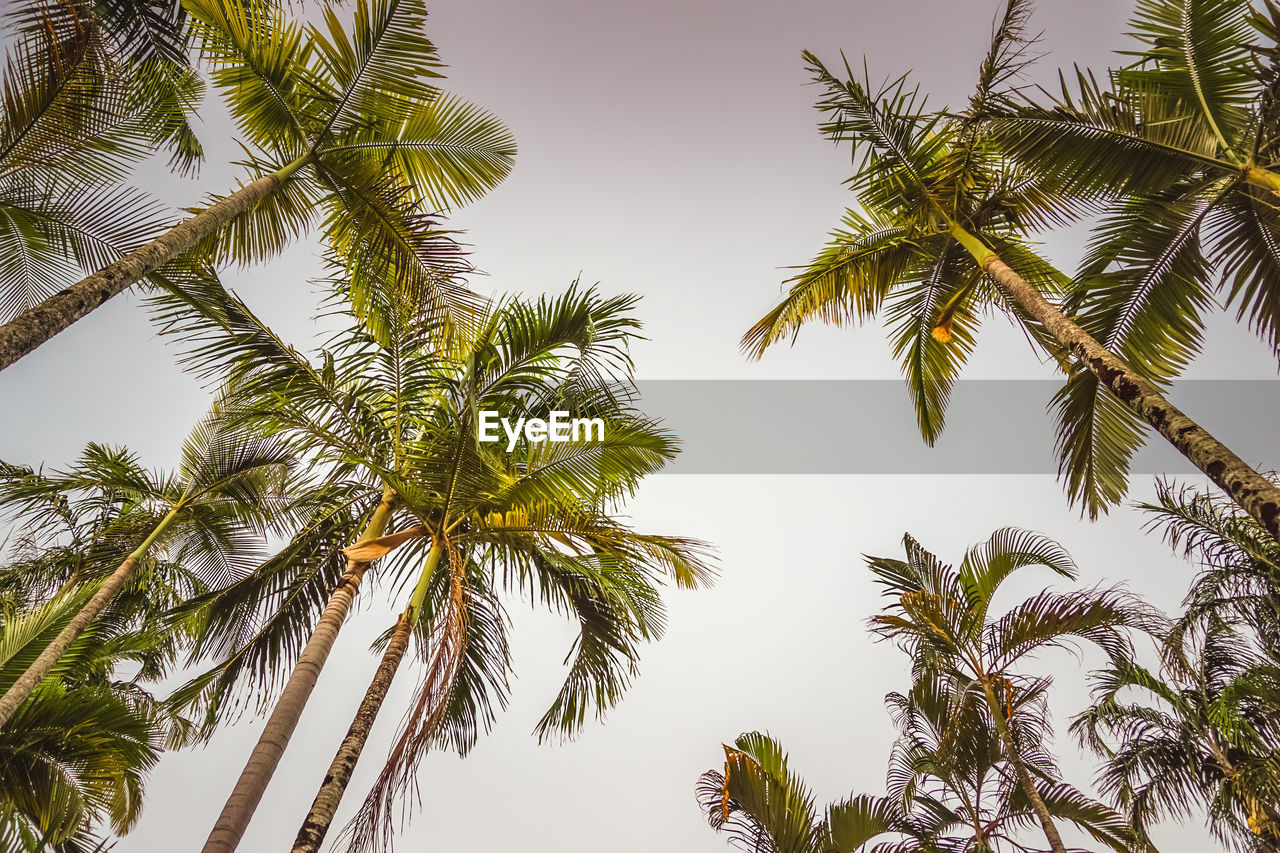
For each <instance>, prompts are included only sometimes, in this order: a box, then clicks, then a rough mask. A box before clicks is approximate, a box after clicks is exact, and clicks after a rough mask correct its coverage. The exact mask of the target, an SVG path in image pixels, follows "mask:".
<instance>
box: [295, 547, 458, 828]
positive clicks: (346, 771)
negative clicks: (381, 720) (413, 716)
mask: <svg viewBox="0 0 1280 853" xmlns="http://www.w3.org/2000/svg"><path fill="white" fill-rule="evenodd" d="M441 551H442V549H441V546H440V545H439V544H433V545H432V546H431V550H430V551H429V552H427V560H426V563H425V564H424V565H423V567H422V574H421V576H420V577H419V579H418V583H417V586H415V587H414V591H413V595H412V597H411V598H410V599H409V606H408V607H406V608H405V610H404V612H403V613H402V614H400V618H399V619H398V620H397V621H396V630H395V631H394V633H392V635H391V642H390V643H388V644H387V650H386V651H385V652H383V654H382V661H381V663H379V664H378V669H377V671H376V672H374V674H373V681H371V682H370V683H369V689H368V690H366V691H365V694H364V699H362V700H361V701H360V707H359V708H357V709H356V716H355V719H353V720H352V721H351V727H350V728H348V729H347V735H346V737H344V738H343V739H342V743H341V744H340V745H339V746H338V752H337V754H336V755H334V757H333V761H332V762H331V763H330V764H329V770H328V772H327V773H325V776H324V781H323V782H322V783H321V784H320V790H319V791H318V792H316V798H315V800H314V801H313V802H312V803H311V810H310V811H309V812H307V816H306V819H304V820H303V821H302V827H301V828H300V829H299V830H298V837H297V838H296V839H295V840H294V842H293V853H317V852H318V851H319V850H320V845H321V844H322V843H323V842H324V837H325V835H326V834H327V833H328V832H329V825H330V824H332V823H333V817H334V815H335V814H337V812H338V805H339V804H340V803H341V802H342V795H343V794H344V793H346V790H347V785H349V784H350V783H351V774H352V773H353V772H354V771H355V769H356V762H357V761H359V760H360V753H361V752H363V751H364V745H365V743H366V742H368V740H369V732H371V731H372V730H373V723H374V721H375V720H376V719H377V718H378V711H380V710H381V709H382V703H383V701H384V700H385V699H386V698H387V690H388V689H390V687H391V680H392V679H393V678H395V675H396V670H397V669H399V667H400V661H401V660H402V659H403V658H404V653H405V650H406V649H407V648H408V647H409V638H410V636H411V635H412V634H413V626H414V623H415V622H417V620H418V613H419V611H420V610H421V609H422V601H423V598H424V596H425V595H426V590H427V586H428V584H429V582H430V579H431V574H432V572H434V571H435V567H436V564H437V563H438V562H439V561H440V554H441Z"/></svg>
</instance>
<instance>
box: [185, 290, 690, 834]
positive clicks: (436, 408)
mask: <svg viewBox="0 0 1280 853" xmlns="http://www.w3.org/2000/svg"><path fill="white" fill-rule="evenodd" d="M368 293H369V296H368V298H367V299H366V300H365V303H364V306H363V311H362V312H360V313H359V315H357V314H356V312H355V311H354V309H352V308H351V307H350V306H351V300H350V299H349V298H348V297H349V295H350V290H349V288H348V286H347V285H346V283H345V281H344V280H342V279H339V281H338V289H337V292H336V294H335V297H334V304H335V306H336V308H335V310H336V311H338V312H342V313H345V314H346V316H347V319H348V321H349V326H348V328H347V329H346V330H344V331H343V332H341V333H339V334H338V335H336V336H335V337H334V338H333V340H332V342H331V343H330V344H329V345H328V346H326V347H325V348H324V349H323V350H321V351H320V352H319V353H317V354H316V355H315V356H314V357H308V356H307V355H304V354H303V353H300V352H298V351H297V350H295V349H293V348H291V347H289V346H287V345H286V344H284V343H283V342H282V341H280V340H279V339H278V338H277V337H276V336H275V335H274V333H272V332H271V331H270V329H268V328H267V327H266V326H265V325H264V324H263V323H262V322H261V321H259V320H258V319H257V318H256V317H254V315H253V314H252V312H251V311H250V310H249V309H248V308H247V307H246V306H245V305H244V304H243V303H242V302H240V301H239V300H237V299H235V298H234V297H232V296H230V295H229V294H227V293H226V292H225V291H222V290H221V289H220V288H216V287H210V288H208V289H207V290H206V291H203V292H201V293H199V294H197V293H196V292H195V291H192V290H189V291H187V292H186V293H185V294H183V295H182V296H181V297H177V296H166V297H164V305H165V307H164V309H163V310H164V312H165V313H164V316H165V318H166V321H167V322H168V324H169V329H170V332H171V333H172V334H175V335H178V336H180V337H182V338H183V339H184V340H185V341H186V342H187V343H186V345H187V346H188V347H189V350H190V352H191V356H192V363H193V365H195V366H196V369H197V370H200V371H202V374H203V375H207V376H210V377H213V376H221V377H224V378H225V377H228V376H230V377H231V384H232V387H233V388H234V389H235V392H234V404H229V406H230V407H231V408H232V409H233V410H234V419H235V420H236V422H237V423H239V424H241V425H242V426H244V427H245V428H249V427H252V428H253V429H255V430H257V431H259V432H261V433H263V434H266V435H270V436H272V437H276V438H279V439H280V440H283V441H285V442H287V443H288V444H289V446H290V447H292V448H293V449H294V452H295V453H296V454H297V456H298V457H299V458H300V459H304V460H306V462H307V464H308V465H309V466H311V469H312V471H313V472H314V473H315V475H316V477H317V478H318V479H321V480H324V481H325V482H327V483H329V484H331V488H333V489H334V490H335V494H341V495H342V504H341V507H342V508H341V510H337V509H333V510H330V511H328V512H327V513H324V514H321V515H317V517H316V518H315V519H313V522H312V524H311V526H310V527H309V528H308V529H306V530H304V531H303V532H301V533H300V534H299V536H298V537H296V538H295V539H294V542H293V543H291V545H290V546H289V548H288V549H286V551H288V552H290V553H291V554H292V556H293V557H297V556H305V559H304V560H302V561H298V560H296V559H289V560H277V559H274V558H273V559H272V560H271V561H268V563H266V564H264V565H263V567H262V570H261V571H260V572H258V573H255V574H254V575H253V576H251V577H249V578H246V579H245V581H243V582H242V583H240V584H238V585H237V589H235V590H234V591H230V594H229V595H224V596H220V597H219V598H220V601H219V603H217V604H215V605H214V607H215V608H224V609H225V608H236V609H239V610H241V611H243V612H246V613H247V612H256V613H258V614H259V615H258V617H257V621H256V624H257V625H258V626H260V629H259V630H258V631H257V632H256V633H254V634H253V635H252V636H249V637H247V638H246V637H245V634H244V632H243V631H239V630H236V631H229V632H220V631H218V630H217V628H216V625H217V624H218V623H219V622H220V621H221V620H219V619H217V618H209V619H208V620H207V621H208V624H209V625H210V626H211V631H212V633H211V634H210V635H209V636H208V637H207V639H206V640H204V641H202V645H201V647H200V649H199V651H200V653H201V654H202V655H207V654H210V653H214V652H227V651H229V652H230V656H229V657H227V658H226V659H225V660H224V662H223V663H221V664H220V665H219V666H218V667H216V668H215V669H214V670H212V671H210V672H209V673H207V674H206V675H204V676H202V677H200V678H198V679H196V680H194V681H193V682H192V683H191V684H190V685H188V686H187V687H185V688H183V689H182V690H180V691H179V693H178V695H177V697H176V698H177V700H178V701H181V702H207V703H209V706H210V707H217V706H219V705H223V706H226V705H227V704H229V703H234V702H235V701H237V700H236V698H235V697H236V696H244V695H245V686H246V685H251V684H261V683H263V682H264V681H269V680H272V679H274V678H275V676H274V675H273V673H275V672H276V671H278V669H279V668H281V667H282V666H285V665H287V664H288V663H289V662H290V661H291V660H292V658H293V657H294V656H296V654H297V653H298V650H299V649H300V648H301V646H302V644H303V643H304V642H305V640H306V637H307V635H308V633H309V630H310V626H311V625H312V624H314V621H315V619H316V617H317V615H318V612H319V609H320V608H322V607H323V606H324V602H325V600H326V598H327V593H328V590H329V589H330V588H331V586H332V583H333V577H332V572H333V571H336V570H338V568H337V567H338V566H339V565H340V560H339V559H338V558H339V557H340V556H341V552H340V551H339V549H342V548H343V546H350V545H351V543H353V542H354V541H355V539H356V537H355V535H354V533H353V531H355V530H358V529H359V527H358V525H359V523H360V522H361V521H362V520H363V519H364V518H366V517H367V516H368V514H369V513H370V512H371V511H372V508H373V506H374V505H376V504H377V503H378V502H380V501H381V500H382V498H383V496H384V494H385V493H386V490H388V489H389V490H391V491H392V492H393V493H394V494H395V496H396V508H395V511H394V515H393V524H392V529H395V528H396V527H399V528H401V529H400V530H399V532H397V533H394V534H390V535H388V536H385V537H383V538H382V539H378V540H373V541H370V542H366V543H363V544H361V545H359V546H353V547H347V548H345V549H344V550H345V551H346V554H347V555H348V556H352V557H353V558H358V559H375V558H379V557H383V558H384V560H383V562H382V563H381V564H380V566H379V576H380V577H381V578H383V579H385V581H386V583H387V585H388V586H389V588H390V589H392V590H403V591H404V592H405V593H408V591H409V590H411V589H412V590H413V591H414V595H413V600H414V602H415V609H414V611H413V612H414V617H415V622H416V630H417V632H418V635H419V637H420V639H421V643H420V648H421V649H422V650H423V653H424V655H425V660H424V661H423V665H424V667H425V670H426V676H425V677H424V679H423V681H422V684H421V685H420V688H419V690H418V694H417V696H416V697H415V699H414V704H413V707H412V709H411V711H410V714H409V716H408V717H407V718H406V721H405V723H404V725H403V726H402V730H401V736H400V738H399V739H398V742H397V744H396V746H395V747H394V748H393V752H392V756H391V759H390V761H389V763H388V765H387V767H386V768H385V769H384V772H383V773H382V775H381V776H380V778H379V780H378V782H377V783H376V784H375V789H374V792H373V793H372V794H371V795H370V797H369V799H368V800H367V801H366V805H365V809H364V810H363V811H362V813H361V814H360V815H358V816H357V819H356V822H355V823H353V824H352V843H353V845H355V846H361V845H379V844H382V843H384V841H385V839H386V838H387V837H388V836H387V834H388V833H389V832H390V828H391V826H390V823H389V821H390V818H389V814H390V813H391V811H392V808H391V807H392V805H393V804H394V801H395V800H396V799H397V798H398V797H399V796H400V794H401V793H402V792H403V791H404V790H405V788H406V786H409V785H411V784H412V780H413V774H414V771H415V769H416V767H417V765H418V762H419V761H420V760H421V758H422V757H423V755H424V754H425V752H426V751H427V750H428V749H429V748H431V747H433V746H446V747H449V748H452V749H455V750H457V751H459V752H462V753H465V752H467V751H468V750H469V749H470V748H471V746H472V745H473V744H474V743H475V740H476V738H477V737H478V735H479V733H480V731H481V730H483V729H485V728H487V727H488V726H489V724H490V723H491V722H492V720H493V718H494V712H495V709H496V708H498V707H501V706H503V705H505V702H506V696H507V690H508V686H509V675H510V672H509V665H510V658H509V652H508V646H507V639H506V631H507V625H508V620H507V616H506V610H505V606H504V604H503V599H504V598H505V597H507V596H509V595H517V596H525V597H527V598H529V599H531V600H534V601H537V602H539V603H540V604H542V605H544V606H547V607H549V608H551V609H554V610H556V611H558V612H560V613H562V614H564V615H566V616H568V617H569V618H571V619H573V620H574V621H575V622H576V623H577V624H578V627H579V637H578V640H577V642H576V643H575V645H574V648H573V650H572V654H571V660H570V662H569V670H568V673H567V676H566V680H565V683H564V685H563V687H562V689H561V690H560V691H559V693H558V695H557V696H556V697H555V699H554V701H553V702H552V704H551V707H550V708H549V709H548V711H547V713H546V714H545V715H544V716H543V718H542V720H541V721H540V722H539V724H538V726H537V734H538V735H539V737H550V736H553V735H556V734H565V735H572V734H573V733H575V732H576V731H577V730H579V729H580V728H581V726H582V725H583V724H584V723H585V721H586V718H587V715H588V714H590V713H595V714H597V715H599V714H602V713H603V712H604V711H605V710H607V709H608V708H609V707H611V706H612V705H613V704H614V703H616V702H617V701H618V699H620V698H621V695H622V693H623V691H624V690H625V688H626V686H627V685H628V683H629V682H630V680H631V678H632V677H633V676H634V674H635V672H636V662H637V659H638V654H639V647H640V645H641V644H642V643H643V642H645V641H647V640H650V639H654V638H656V637H658V636H659V635H660V634H661V632H662V629H663V627H664V623H665V618H664V613H663V607H662V602H661V598H660V596H659V587H660V586H661V585H662V584H663V583H664V582H665V581H667V580H673V581H674V582H675V583H677V584H679V585H681V586H696V585H700V584H702V583H704V582H706V581H707V580H709V578H710V569H709V567H708V564H707V562H706V558H705V555H704V553H703V549H702V546H701V545H700V544H699V543H696V542H694V541H692V540H687V539H683V538H679V537H667V536H655V535H650V534H644V533H640V532H637V531H634V530H632V529H631V528H630V527H629V526H627V525H626V524H624V523H623V522H621V521H620V520H619V519H618V518H616V516H615V515H614V513H615V512H616V508H617V507H618V506H619V505H620V504H621V502H622V501H624V500H626V499H627V498H628V497H630V495H631V494H632V493H633V492H634V490H635V489H636V488H637V487H638V485H639V483H640V482H641V481H642V479H643V478H644V477H645V476H646V475H648V474H650V473H652V472H655V471H657V470H659V469H660V468H661V467H662V466H663V465H665V463H666V462H667V461H668V460H669V459H670V458H671V457H672V456H673V455H674V454H675V452H676V450H677V443H676V441H675V439H674V438H673V436H671V434H670V433H669V432H668V431H667V430H665V429H663V428H662V427H661V426H660V425H659V424H657V423H656V422H654V421H653V420H652V419H651V418H648V417H646V416H644V415H643V413H642V412H640V411H639V410H638V409H637V408H636V405H635V403H634V402H633V400H634V394H635V389H634V387H633V385H632V382H631V369H632V365H631V359H630V355H629V345H630V342H631V340H632V339H633V338H634V336H635V334H636V332H637V329H638V324H637V322H636V321H635V319H634V317H633V309H634V306H635V301H636V300H635V298H634V297H631V296H617V297H606V296H604V295H602V294H601V293H600V292H599V291H597V290H596V289H595V288H588V287H583V286H581V285H578V284H576V283H575V284H574V285H573V286H571V287H570V288H569V289H568V290H567V291H566V292H565V293H563V294H561V295H559V296H555V297H551V296H544V297H540V298H537V299H529V300H526V299H519V298H502V299H498V300H495V301H494V302H492V303H490V304H489V305H487V306H485V307H484V309H483V310H482V312H481V313H479V314H478V315H477V318H476V322H475V323H473V324H469V325H468V326H466V327H455V329H454V334H452V335H448V336H444V337H442V336H441V335H440V333H439V332H438V331H437V329H436V328H435V327H434V325H433V323H434V316H433V315H432V314H431V313H430V312H429V311H428V312H424V311H423V309H422V307H421V305H420V304H419V303H417V302H416V301H415V300H413V299H411V298H408V297H407V296H406V295H405V294H404V293H403V292H401V291H400V290H398V289H397V288H394V287H386V286H384V287H381V288H370V289H369V291H368ZM286 388H287V389H288V393H283V391H282V389H286ZM483 411H494V412H500V413H501V415H502V416H504V417H507V418H508V419H509V420H510V421H515V420H516V419H518V418H521V417H540V418H547V417H548V416H549V415H550V413H551V412H552V411H562V412H566V413H569V414H570V415H571V416H573V417H579V418H598V419H599V420H600V421H601V422H602V424H603V427H604V428H603V435H599V434H597V435H585V436H581V437H580V436H573V437H572V438H571V440H569V441H565V442H554V443H553V442H527V441H523V440H521V441H519V442H517V443H516V444H515V445H514V446H508V444H507V442H506V441H505V440H504V441H502V442H485V441H481V440H480V438H479V436H478V421H479V417H480V413H481V412H483ZM342 530H345V531H346V532H345V533H344V532H341V531H342ZM437 548H439V549H442V550H443V554H442V555H440V556H438V557H437V558H436V559H435V560H434V561H428V563H429V565H431V566H433V567H434V571H432V572H431V573H430V574H429V575H426V576H422V577H419V578H418V579H417V582H416V585H415V583H414V580H413V578H414V575H415V574H417V567H418V566H419V565H421V564H422V562H423V555H424V553H425V552H427V551H428V550H431V549H437ZM228 612H230V611H228ZM233 624H235V622H234V621H233ZM239 624H244V623H243V622H241V623H239ZM246 639H247V642H244V640H246ZM384 640H385V638H384Z"/></svg>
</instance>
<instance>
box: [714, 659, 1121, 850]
mask: <svg viewBox="0 0 1280 853" xmlns="http://www.w3.org/2000/svg"><path fill="white" fill-rule="evenodd" d="M885 701H886V703H887V704H888V706H889V708H890V712H891V714H892V715H893V718H894V722H895V724H896V726H897V728H898V732H899V734H898V738H897V740H896V741H895V743H894V746H893V753H892V757H891V759H890V765H889V774H888V783H889V790H888V794H887V795H886V796H883V797H877V796H873V795H867V794H863V795H860V796H855V797H850V798H848V799H846V800H843V801H841V802H839V803H836V804H833V805H831V806H829V807H828V808H827V812H826V815H825V817H824V819H822V820H818V819H817V818H816V816H815V814H814V811H813V798H812V796H811V795H810V794H809V792H808V790H807V787H806V786H805V784H804V782H803V781H802V780H801V779H799V778H798V777H796V776H795V775H794V774H793V773H791V772H789V771H788V770H787V766H786V756H785V755H784V754H783V750H782V747H781V745H780V744H778V743H777V742H776V741H774V740H773V739H772V738H769V737H768V736H767V735H761V734H760V733H758V732H752V733H750V734H745V735H742V736H740V737H739V738H738V739H737V740H736V741H735V742H734V745H733V746H725V767H724V772H723V773H719V772H715V771H711V772H708V773H704V774H703V775H702V778H701V779H700V780H699V782H698V786H697V788H698V800H699V802H700V804H701V805H702V807H703V810H704V811H705V812H706V814H707V818H708V820H709V821H710V823H711V825H712V827H713V828H715V829H716V830H718V831H723V832H727V833H729V835H730V837H731V838H732V840H733V841H735V842H737V843H738V844H739V845H740V846H742V847H743V848H744V849H748V850H758V851H769V853H784V851H787V853H790V851H795V853H852V851H854V850H858V849H866V848H867V846H869V845H871V843H872V842H876V844H875V846H874V848H873V849H875V850H876V851H879V853H939V851H943V850H973V851H975V853H995V851H998V850H1000V849H1002V848H1005V846H1006V845H1009V846H1010V847H1012V848H1013V849H1025V848H1021V847H1020V846H1019V845H1018V842H1017V841H1016V838H1017V836H1018V834H1019V833H1020V831H1021V830H1023V829H1025V827H1026V826H1027V825H1028V824H1029V823H1032V822H1034V820H1035V816H1034V815H1033V814H1032V812H1031V809H1030V806H1029V803H1028V802H1027V799H1026V797H1025V796H1023V795H1022V790H1021V788H1020V787H1019V785H1018V784H1017V783H1016V781H1015V780H1014V779H1013V778H1012V775H1011V773H1010V771H1009V768H1008V766H1007V762H1006V761H1005V759H1004V749H1003V746H1002V745H1001V742H1000V738H999V736H998V735H997V734H996V732H995V729H994V728H993V727H992V725H991V721H990V719H989V718H987V717H986V716H985V715H983V714H981V713H975V712H976V711H979V710H980V709H979V707H978V706H977V705H976V704H974V703H966V702H964V701H963V696H962V695H959V694H956V693H954V692H952V691H951V689H950V686H949V685H947V684H946V683H945V682H942V681H935V680H923V681H920V682H918V683H917V684H916V685H915V686H914V687H913V688H912V690H911V691H910V693H909V694H908V695H903V694H900V693H891V694H889V695H888V696H887V697H886V699H885ZM1032 722H1035V721H1034V720H1032ZM1028 728H1030V727H1028ZM1020 746H1021V749H1022V750H1023V754H1024V755H1026V756H1028V757H1029V758H1031V759H1032V760H1031V761H1029V767H1031V768H1032V771H1033V772H1034V773H1035V774H1036V776H1037V779H1038V780H1039V781H1040V784H1041V786H1042V788H1043V795H1044V800H1045V803H1046V806H1047V807H1048V808H1049V810H1050V812H1051V813H1052V814H1053V815H1054V817H1056V818H1059V819H1062V820H1068V821H1071V822H1073V823H1075V824H1076V826H1078V827H1080V828H1081V829H1083V830H1085V831H1086V832H1088V833H1090V834H1091V835H1092V836H1093V838H1094V839H1095V840H1097V841H1099V842H1100V843H1102V844H1105V845H1107V846H1108V847H1111V848H1112V849H1114V850H1118V851H1129V850H1132V849H1134V835H1133V832H1132V831H1131V830H1130V829H1129V828H1128V826H1127V825H1126V823H1125V821H1124V819H1123V818H1122V817H1121V816H1120V815H1118V814H1116V813H1115V812H1114V811H1112V810H1110V809H1108V808H1107V807H1105V806H1103V805H1101V804H1099V803H1096V802H1093V801H1091V800H1089V799H1088V798H1087V797H1085V796H1084V795H1082V794H1081V793H1080V792H1078V791H1076V790H1075V789H1074V788H1071V787H1070V786H1068V785H1065V784H1062V783H1061V782H1058V781H1057V770H1056V768H1055V767H1054V762H1053V760H1052V757H1051V756H1049V755H1048V754H1047V753H1046V752H1044V751H1043V750H1041V749H1039V748H1038V747H1036V746H1035V744H1033V743H1031V742H1027V743H1023V744H1021V745H1020Z"/></svg>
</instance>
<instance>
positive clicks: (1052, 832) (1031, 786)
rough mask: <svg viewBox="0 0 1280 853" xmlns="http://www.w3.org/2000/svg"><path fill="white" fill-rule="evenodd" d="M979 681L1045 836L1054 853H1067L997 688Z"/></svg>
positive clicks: (1006, 753)
mask: <svg viewBox="0 0 1280 853" xmlns="http://www.w3.org/2000/svg"><path fill="white" fill-rule="evenodd" d="M979 681H981V683H982V692H983V693H984V694H985V695H986V697H987V707H988V708H990V709H991V718H992V719H993V720H994V721H995V724H996V733H997V734H998V735H999V736H1000V743H1002V744H1003V745H1004V751H1005V755H1006V757H1007V758H1008V759H1009V763H1010V764H1012V765H1013V770H1014V772H1015V773H1016V774H1017V775H1018V784H1019V785H1021V786H1022V793H1024V794H1026V796H1027V799H1028V800H1029V801H1030V802H1031V810H1032V811H1033V812H1035V814H1036V818H1037V819H1038V820H1039V821H1040V826H1041V828H1042V829H1043V830H1044V837H1045V838H1047V839H1048V840H1049V846H1050V847H1051V848H1052V849H1053V853H1066V851H1067V848H1066V845H1065V844H1063V843H1062V836H1061V835H1060V834H1059V833H1058V827H1057V825H1056V824H1055V823H1054V822H1053V816H1052V815H1050V814H1049V807H1048V806H1046V805H1045V804H1044V798H1043V797H1041V796H1040V791H1039V790H1038V789H1037V788H1036V783H1035V780H1033V779H1032V778H1031V772H1030V771H1029V770H1027V765H1026V763H1025V762H1024V761H1023V760H1022V753H1021V752H1019V751H1018V745H1017V744H1015V743H1014V742H1013V735H1012V734H1010V733H1009V725H1008V722H1007V721H1006V720H1005V716H1004V709H1003V708H1001V707H1000V700H999V699H997V698H996V691H995V688H993V687H992V686H991V682H990V681H988V680H987V679H986V678H985V677H983V678H979Z"/></svg>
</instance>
